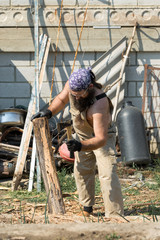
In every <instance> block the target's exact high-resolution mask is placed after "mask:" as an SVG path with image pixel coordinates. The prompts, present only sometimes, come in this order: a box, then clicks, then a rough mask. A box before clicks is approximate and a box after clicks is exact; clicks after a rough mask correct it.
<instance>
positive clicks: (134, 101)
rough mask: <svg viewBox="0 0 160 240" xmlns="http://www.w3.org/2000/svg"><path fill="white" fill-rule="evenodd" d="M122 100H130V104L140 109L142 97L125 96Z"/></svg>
mask: <svg viewBox="0 0 160 240" xmlns="http://www.w3.org/2000/svg"><path fill="white" fill-rule="evenodd" d="M124 101H131V102H132V104H133V105H134V106H135V107H137V108H139V109H140V110H142V98H141V97H125V98H124Z"/></svg>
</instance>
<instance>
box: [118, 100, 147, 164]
mask: <svg viewBox="0 0 160 240" xmlns="http://www.w3.org/2000/svg"><path fill="white" fill-rule="evenodd" d="M117 128H118V138H119V144H120V150H121V158H122V161H123V162H125V164H126V165H130V164H132V163H135V164H148V163H149V162H150V154H149V148H148V144H147V137H146V132H145V123H144V118H143V115H142V113H141V111H140V110H139V109H138V108H136V107H135V106H134V105H133V104H132V102H131V101H129V102H125V103H124V104H123V106H122V108H121V110H120V112H119V113H118V115H117Z"/></svg>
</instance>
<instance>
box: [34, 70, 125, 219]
mask: <svg viewBox="0 0 160 240" xmlns="http://www.w3.org/2000/svg"><path fill="white" fill-rule="evenodd" d="M68 102H70V112H71V115H72V121H73V128H74V130H75V132H76V136H77V137H76V139H73V140H69V141H67V143H66V144H67V146H68V149H69V151H70V152H74V153H75V162H74V176H75V180H76V186H77V190H78V195H79V202H80V204H82V206H83V213H82V214H83V215H84V216H86V217H88V216H90V214H92V213H93V205H94V203H95V172H96V171H95V169H96V164H97V167H98V174H99V180H100V185H101V191H102V196H103V200H104V206H105V217H107V218H108V217H114V216H117V215H119V214H120V215H123V198H122V193H121V186H120V183H119V179H118V176H117V173H116V157H115V137H116V135H115V133H116V131H115V127H114V125H113V123H112V108H113V107H112V103H111V101H110V99H109V98H108V97H107V96H106V94H105V93H104V92H103V91H102V86H101V85H100V84H98V83H96V81H95V76H94V74H93V72H92V71H91V70H89V69H79V70H77V71H75V72H73V73H72V74H71V76H70V78H69V80H68V81H67V83H66V84H65V87H64V89H63V90H62V92H61V93H60V94H59V95H57V96H56V98H55V99H54V100H53V101H52V103H51V105H50V106H49V107H48V109H47V110H45V111H43V112H39V113H36V114H35V115H33V117H32V120H33V119H34V118H37V117H45V116H46V117H47V118H50V117H51V116H52V115H55V114H57V113H58V112H59V111H61V110H62V109H63V108H64V107H65V105H66V104H67V103H68Z"/></svg>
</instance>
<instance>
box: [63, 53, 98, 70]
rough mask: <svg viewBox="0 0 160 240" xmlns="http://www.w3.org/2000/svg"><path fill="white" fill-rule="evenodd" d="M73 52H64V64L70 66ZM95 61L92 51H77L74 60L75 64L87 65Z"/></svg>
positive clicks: (72, 60) (73, 55)
mask: <svg viewBox="0 0 160 240" xmlns="http://www.w3.org/2000/svg"><path fill="white" fill-rule="evenodd" d="M74 57H75V53H72V52H68V53H64V64H65V65H67V66H72V65H73V62H74ZM94 62H95V56H94V52H91V53H89V52H88V53H87V52H84V53H78V54H77V57H76V61H75V66H79V67H89V66H91V65H92V64H93V63H94Z"/></svg>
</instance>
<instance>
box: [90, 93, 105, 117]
mask: <svg viewBox="0 0 160 240" xmlns="http://www.w3.org/2000/svg"><path fill="white" fill-rule="evenodd" d="M108 111H109V103H108V99H107V97H104V98H101V99H99V100H96V101H95V102H94V104H93V105H91V106H90V108H89V109H88V111H87V117H88V118H89V119H92V118H93V115H94V114H98V113H99V114H102V115H106V114H107V113H108Z"/></svg>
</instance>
